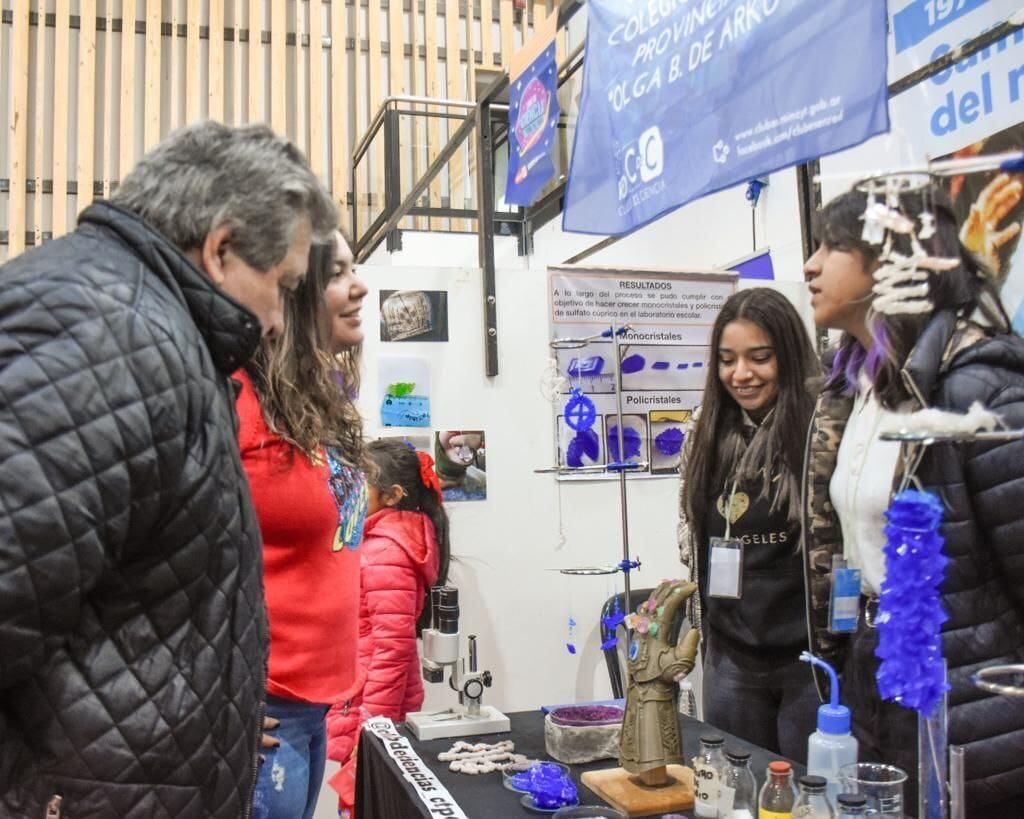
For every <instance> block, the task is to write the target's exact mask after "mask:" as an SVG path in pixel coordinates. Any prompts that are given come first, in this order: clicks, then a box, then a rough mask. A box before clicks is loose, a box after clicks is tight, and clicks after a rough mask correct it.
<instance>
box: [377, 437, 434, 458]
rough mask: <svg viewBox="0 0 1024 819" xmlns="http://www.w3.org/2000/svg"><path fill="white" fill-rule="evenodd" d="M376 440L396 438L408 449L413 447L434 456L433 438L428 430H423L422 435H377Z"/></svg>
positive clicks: (417, 450)
mask: <svg viewBox="0 0 1024 819" xmlns="http://www.w3.org/2000/svg"><path fill="white" fill-rule="evenodd" d="M377 438H378V440H381V441H383V440H396V441H401V442H402V443H403V444H405V445H406V446H407V447H409V449H413V450H415V451H416V452H424V453H426V454H427V455H429V456H430V457H431V458H433V457H434V439H433V438H431V437H430V433H429V432H425V433H423V434H422V435H416V434H412V435H378V436H377Z"/></svg>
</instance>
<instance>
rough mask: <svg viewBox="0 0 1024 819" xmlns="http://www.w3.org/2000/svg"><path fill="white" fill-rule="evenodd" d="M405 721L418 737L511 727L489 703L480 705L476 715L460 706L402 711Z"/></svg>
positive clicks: (496, 731) (499, 730)
mask: <svg viewBox="0 0 1024 819" xmlns="http://www.w3.org/2000/svg"><path fill="white" fill-rule="evenodd" d="M405 724H406V725H408V726H409V730H410V731H412V732H413V734H414V735H415V736H416V739H419V740H428V739H447V738H448V737H472V736H477V735H479V734H503V733H507V732H508V731H510V730H511V726H510V725H509V721H508V717H506V716H505V715H504V714H503V713H501V711H499V710H498V709H497V708H492V707H491V706H490V705H481V706H480V714H479V715H478V716H470V715H469V714H467V713H466V712H465V710H464V709H462V708H448V709H446V710H442V711H417V712H416V713H414V714H406V715H405Z"/></svg>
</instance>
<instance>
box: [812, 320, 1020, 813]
mask: <svg viewBox="0 0 1024 819" xmlns="http://www.w3.org/2000/svg"><path fill="white" fill-rule="evenodd" d="M903 377H904V381H905V382H906V383H907V384H908V387H909V389H910V391H911V393H912V394H913V395H914V396H915V398H916V399H917V402H918V403H919V404H921V405H926V406H931V407H936V408H938V409H944V410H951V411H954V412H961V413H963V412H966V411H967V410H968V409H969V408H970V406H971V405H972V404H973V403H974V402H976V401H980V402H981V403H982V404H983V405H985V406H986V407H988V408H989V409H991V410H993V411H995V412H996V413H998V414H999V415H1000V416H1002V418H1003V420H1004V421H1005V423H1006V424H1007V425H1009V426H1010V427H1012V428H1014V429H1024V339H1021V338H1020V337H1019V336H1016V335H1010V334H1006V333H998V334H992V333H991V332H990V331H988V330H985V329H984V328H981V327H979V326H978V325H976V324H973V323H972V322H968V321H964V320H958V319H957V316H956V315H955V314H954V313H953V312H951V311H946V312H941V313H938V314H936V315H935V317H934V318H933V319H932V320H931V322H930V323H929V324H928V326H927V327H926V328H925V330H924V332H923V333H922V334H921V337H920V339H919V340H918V343H917V345H916V346H915V348H914V351H913V353H912V354H911V356H910V358H909V359H908V361H907V363H906V365H905V366H904V369H903ZM852 403H853V401H852V399H848V398H844V397H841V396H837V395H830V394H827V393H826V394H823V395H822V396H821V398H819V401H818V406H817V409H816V411H815V415H814V418H813V420H812V426H811V431H810V436H809V444H808V462H807V474H806V476H805V483H804V487H805V488H804V494H805V504H806V511H807V514H808V516H807V519H806V521H805V525H804V538H805V555H806V559H807V572H808V575H807V580H808V584H807V599H808V613H809V624H808V625H809V629H810V633H811V647H812V650H814V651H816V652H818V653H820V654H822V655H824V656H826V657H828V658H829V659H831V660H833V661H834V662H835V663H836V665H837V666H839V667H841V666H842V658H843V655H844V652H845V646H846V637H845V636H837V635H832V634H830V633H829V632H828V629H827V622H828V589H829V577H830V573H831V558H832V555H833V554H842V534H841V530H840V527H839V520H838V518H837V517H836V515H835V510H834V508H832V506H831V503H830V502H829V500H828V485H829V481H830V480H831V477H832V472H833V471H834V470H835V456H836V453H837V451H838V447H839V441H840V440H841V438H842V433H843V429H844V427H845V424H846V419H847V418H848V416H849V413H850V408H851V407H852ZM897 471H898V472H899V471H900V470H897ZM915 474H916V475H917V477H918V479H919V481H920V483H921V484H922V485H923V486H924V488H925V489H927V490H929V491H932V492H935V493H936V494H937V495H938V496H939V497H940V498H941V499H942V501H943V504H944V506H945V518H944V521H943V524H942V534H943V536H944V538H945V552H946V554H947V555H948V556H949V558H950V562H949V565H948V566H947V568H946V577H945V580H944V582H943V585H942V603H943V606H944V607H945V609H946V611H947V612H948V614H949V620H948V621H947V622H946V623H944V624H943V626H942V649H943V655H944V656H945V658H946V662H947V665H948V672H949V683H950V685H951V690H950V692H949V727H948V732H949V742H950V744H954V745H964V746H965V747H966V776H967V780H968V781H967V806H968V815H971V816H974V815H978V816H982V815H988V814H984V813H982V812H981V811H982V810H983V806H984V805H990V804H994V803H998V802H1003V801H1006V800H1010V799H1014V798H1018V799H1019V798H1021V797H1022V796H1024V699H1022V698H1011V697H1007V696H992V695H990V694H986V693H984V692H982V691H980V690H979V689H977V688H976V687H975V686H974V685H973V683H972V682H971V679H970V678H971V675H972V674H974V672H976V671H977V670H978V669H980V668H984V667H986V666H990V665H998V664H1012V663H1021V662H1024V441H1021V440H1016V441H1013V442H1008V443H974V444H969V445H968V444H963V445H954V444H948V443H947V444H937V445H934V446H931V447H929V448H928V450H927V452H926V454H925V455H924V457H923V459H922V461H921V464H920V466H919V467H918V469H917V471H916V473H915ZM899 479H900V475H897V483H898V482H899ZM975 811H977V813H975ZM993 816H994V814H993Z"/></svg>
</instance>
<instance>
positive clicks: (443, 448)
mask: <svg viewBox="0 0 1024 819" xmlns="http://www.w3.org/2000/svg"><path fill="white" fill-rule="evenodd" d="M434 468H435V469H436V470H437V476H438V477H439V478H440V479H441V494H442V495H443V496H444V500H445V503H448V502H451V501H482V500H487V446H486V442H485V438H484V432H483V430H479V429H474V430H465V429H454V430H446V431H444V432H438V433H436V435H435V437H434Z"/></svg>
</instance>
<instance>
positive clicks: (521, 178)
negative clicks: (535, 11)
mask: <svg viewBox="0 0 1024 819" xmlns="http://www.w3.org/2000/svg"><path fill="white" fill-rule="evenodd" d="M557 80H558V66H557V64H556V63H555V44H554V42H553V41H552V43H551V45H549V46H548V47H547V48H545V49H544V51H542V52H541V54H540V56H539V57H537V59H535V60H534V61H533V62H532V63H530V67H529V68H527V69H526V71H524V72H523V73H522V74H521V75H520V76H519V77H517V78H516V79H515V80H513V81H512V85H511V88H510V89H509V104H508V122H509V139H508V146H509V150H508V180H507V182H506V183H505V202H506V203H507V204H509V205H520V206H522V207H527V206H528V205H530V204H531V203H532V202H533V200H534V199H536V198H537V194H539V193H540V192H541V190H542V189H543V187H544V186H545V185H546V184H547V183H548V180H550V179H551V177H552V176H554V174H555V164H554V162H552V160H551V148H552V145H553V144H554V136H555V132H556V129H557V128H558V114H559V111H560V109H559V107H558V82H557Z"/></svg>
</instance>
